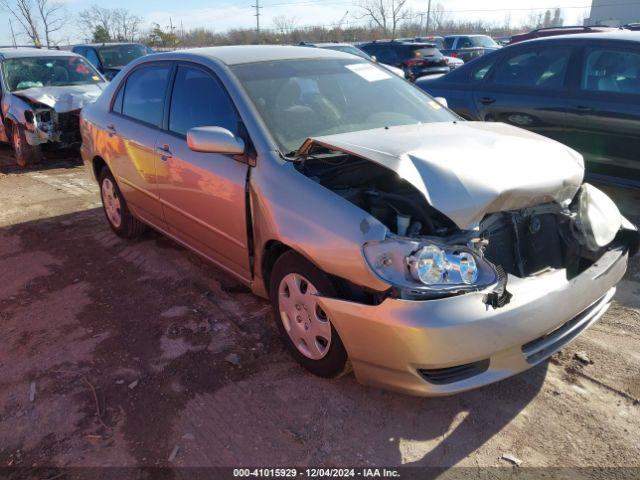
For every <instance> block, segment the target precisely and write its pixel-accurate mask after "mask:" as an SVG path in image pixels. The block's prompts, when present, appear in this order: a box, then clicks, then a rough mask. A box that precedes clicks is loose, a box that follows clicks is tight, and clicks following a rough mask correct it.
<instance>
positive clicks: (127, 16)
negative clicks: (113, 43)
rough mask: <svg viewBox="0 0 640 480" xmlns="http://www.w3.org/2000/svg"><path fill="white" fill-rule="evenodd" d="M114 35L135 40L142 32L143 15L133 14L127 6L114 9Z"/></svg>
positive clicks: (121, 38) (122, 38)
mask: <svg viewBox="0 0 640 480" xmlns="http://www.w3.org/2000/svg"><path fill="white" fill-rule="evenodd" d="M111 18H112V20H113V28H114V36H115V38H117V39H118V40H124V41H129V42H133V41H134V40H135V39H136V37H137V36H138V34H139V33H140V31H139V30H140V25H142V17H139V16H138V15H134V14H132V13H131V12H130V11H129V10H127V9H125V8H118V9H115V10H113V11H112V16H111Z"/></svg>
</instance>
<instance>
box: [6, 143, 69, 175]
mask: <svg viewBox="0 0 640 480" xmlns="http://www.w3.org/2000/svg"><path fill="white" fill-rule="evenodd" d="M80 164H82V160H81V159H80V156H79V154H78V151H77V150H56V151H49V152H44V156H43V159H42V161H41V162H40V163H37V164H34V165H29V166H27V167H24V168H23V167H19V166H18V165H17V164H16V159H15V157H14V156H13V150H12V149H11V147H10V146H9V145H6V144H5V145H0V174H9V173H11V174H20V173H26V172H33V171H44V170H52V169H54V168H74V167H77V166H78V165H80Z"/></svg>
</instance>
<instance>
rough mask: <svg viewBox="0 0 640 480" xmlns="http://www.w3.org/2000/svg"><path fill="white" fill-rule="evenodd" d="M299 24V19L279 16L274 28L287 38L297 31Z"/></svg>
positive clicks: (276, 18) (275, 19)
mask: <svg viewBox="0 0 640 480" xmlns="http://www.w3.org/2000/svg"><path fill="white" fill-rule="evenodd" d="M297 23H298V19H297V18H296V17H287V16H286V15H278V16H277V17H274V19H273V26H274V27H275V29H276V31H277V32H278V33H279V34H280V35H282V36H286V35H288V34H289V33H291V32H292V31H293V30H295V28H296V24H297Z"/></svg>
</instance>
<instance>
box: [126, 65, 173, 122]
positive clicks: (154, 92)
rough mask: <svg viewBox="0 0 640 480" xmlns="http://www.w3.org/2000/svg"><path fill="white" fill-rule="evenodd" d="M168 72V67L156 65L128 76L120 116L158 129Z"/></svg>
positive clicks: (169, 68)
mask: <svg viewBox="0 0 640 480" xmlns="http://www.w3.org/2000/svg"><path fill="white" fill-rule="evenodd" d="M170 70H171V67H170V66H168V65H157V66H149V67H142V68H140V69H138V70H136V71H134V72H133V73H132V74H131V75H129V77H128V78H127V83H126V85H125V88H124V98H123V100H122V114H123V115H125V116H127V117H130V118H133V119H135V120H140V121H141V122H145V123H148V124H150V125H154V126H157V127H159V126H160V125H161V124H162V109H163V106H164V95H165V92H166V89H167V83H168V81H169V72H170ZM116 103H117V99H116ZM114 109H115V106H114Z"/></svg>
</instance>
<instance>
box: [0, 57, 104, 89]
mask: <svg viewBox="0 0 640 480" xmlns="http://www.w3.org/2000/svg"><path fill="white" fill-rule="evenodd" d="M2 73H3V75H4V78H5V81H6V82H7V87H8V89H9V91H10V92H15V91H18V90H26V89H27V88H34V87H64V86H69V85H91V84H96V83H101V82H104V80H103V79H102V77H100V74H99V73H98V72H97V71H96V70H95V68H93V66H92V65H91V64H90V63H89V62H87V61H86V60H85V59H84V58H81V57H76V56H73V57H27V58H10V59H7V60H5V61H4V62H2Z"/></svg>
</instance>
